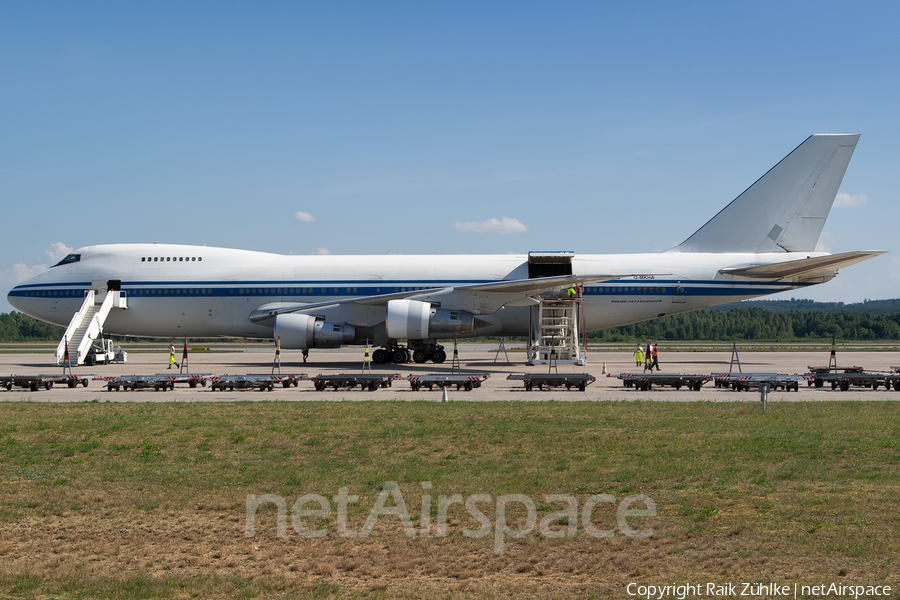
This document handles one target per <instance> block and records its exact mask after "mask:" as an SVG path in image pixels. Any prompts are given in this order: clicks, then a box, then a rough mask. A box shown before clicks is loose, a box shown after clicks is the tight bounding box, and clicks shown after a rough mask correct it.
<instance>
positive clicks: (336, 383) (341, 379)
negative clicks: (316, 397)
mask: <svg viewBox="0 0 900 600" xmlns="http://www.w3.org/2000/svg"><path fill="white" fill-rule="evenodd" d="M398 378H399V375H396V374H395V375H370V374H362V375H359V374H347V373H341V374H338V375H325V374H322V373H320V374H318V375H316V376H315V377H313V378H312V381H313V384H314V385H315V387H316V391H318V392H321V391H322V390H324V389H325V388H326V387H331V388H334V390H335V391H337V390H338V388H343V387H345V388H348V389H353V388H355V387H356V386H359V387H360V389H363V390H369V391H370V392H374V391H375V390H376V389H378V388H380V387H382V388H386V387H391V382H392V381H393V380H394V379H398Z"/></svg>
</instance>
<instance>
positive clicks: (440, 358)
mask: <svg viewBox="0 0 900 600" xmlns="http://www.w3.org/2000/svg"><path fill="white" fill-rule="evenodd" d="M445 360H447V353H446V352H444V351H443V350H435V351H434V352H433V353H432V354H431V362H433V363H434V364H436V365H439V364H441V363H442V362H444V361H445Z"/></svg>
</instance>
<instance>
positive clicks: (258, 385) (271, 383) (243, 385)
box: [209, 373, 306, 392]
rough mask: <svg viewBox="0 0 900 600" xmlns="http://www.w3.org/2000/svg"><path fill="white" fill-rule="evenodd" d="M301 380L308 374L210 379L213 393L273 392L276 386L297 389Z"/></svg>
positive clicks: (217, 376) (223, 376)
mask: <svg viewBox="0 0 900 600" xmlns="http://www.w3.org/2000/svg"><path fill="white" fill-rule="evenodd" d="M301 379H306V374H305V373H302V374H300V375H280V374H273V375H215V376H213V377H210V379H209V381H210V384H209V387H210V389H211V390H212V391H216V390H218V391H225V389H226V388H227V389H228V390H252V389H255V390H259V391H261V392H262V391H266V390H268V391H270V392H271V391H272V390H274V389H275V386H276V385H281V387H284V388H289V387H291V386H294V387H297V385H298V384H299V382H300V380H301Z"/></svg>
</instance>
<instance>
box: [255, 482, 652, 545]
mask: <svg viewBox="0 0 900 600" xmlns="http://www.w3.org/2000/svg"><path fill="white" fill-rule="evenodd" d="M420 485H421V487H422V490H423V493H422V496H421V510H420V512H419V526H418V527H415V526H414V525H413V522H412V519H410V516H409V511H408V510H407V508H406V501H405V500H404V498H403V494H402V493H401V491H400V487H399V486H398V485H397V482H396V481H388V482H387V483H385V484H384V486H383V487H382V490H381V492H380V493H379V494H378V497H377V498H376V499H375V503H374V505H373V506H372V509H371V510H370V511H369V516H368V518H367V519H366V521H365V523H364V524H363V526H362V528H361V529H351V528H350V526H349V524H348V522H347V512H348V506H349V505H350V504H356V503H359V496H358V495H356V494H350V490H349V488H347V487H341V488H339V489H338V493H337V494H336V495H334V496H332V497H331V501H333V502H334V503H335V504H336V505H337V511H333V510H332V504H331V501H329V499H328V498H327V497H325V496H322V495H320V494H304V495H302V496H300V497H299V498H298V499H297V501H296V502H294V504H293V506H292V507H291V524H292V525H293V526H294V531H295V532H297V534H299V535H300V536H302V537H305V538H323V537H325V536H327V535H328V533H329V528H328V527H320V528H318V529H309V528H308V527H307V525H308V524H309V521H305V520H306V519H310V518H313V519H318V520H319V521H318V522H319V523H321V520H323V519H324V520H330V519H332V518H333V517H334V516H336V518H335V521H334V525H335V529H336V530H337V534H338V535H339V536H341V537H343V538H357V537H360V538H364V537H368V536H369V534H371V533H372V530H373V528H374V527H375V524H376V523H377V522H378V520H379V519H381V518H384V517H389V518H394V517H396V518H399V520H400V524H401V525H402V527H403V532H404V533H405V534H406V536H407V537H422V538H425V537H430V536H431V535H432V528H431V523H432V517H434V518H435V521H436V523H435V529H434V532H435V535H436V537H445V536H447V533H448V532H447V513H448V511H449V509H450V507H451V506H453V505H461V506H465V509H466V512H467V513H468V514H469V516H471V517H472V518H473V519H474V520H475V522H477V523H478V525H479V527H477V528H465V529H463V531H462V534H463V536H465V537H468V538H483V537H486V536H489V535H491V534H492V533H493V536H494V554H497V555H500V554H503V548H504V544H505V543H506V540H507V539H509V538H513V539H519V538H524V537H526V536H528V535H531V534H532V533H534V532H535V530H537V532H539V533H540V534H541V535H542V536H544V537H547V538H562V537H575V536H577V535H578V534H579V525H580V530H581V532H582V533H585V534H587V535H590V536H591V537H596V538H611V537H613V536H614V535H615V531H614V530H613V529H601V528H599V527H597V525H595V523H594V519H593V517H594V512H595V510H598V509H599V508H601V507H602V506H603V505H616V504H618V506H616V525H618V530H619V532H620V533H621V534H622V535H625V536H626V537H629V538H633V539H641V538H648V537H651V536H652V535H653V529H651V528H647V529H635V528H633V527H632V524H635V521H632V523H631V524H629V519H633V520H637V519H639V518H641V517H655V516H656V504H655V503H654V502H653V500H652V499H651V498H650V497H648V496H645V495H643V494H642V495H639V496H628V497H626V498H623V499H622V500H621V502H618V501H617V500H616V497H615V496H613V495H612V494H597V495H594V496H591V497H590V498H588V499H587V500H585V502H584V504H583V505H581V507H580V508H581V510H580V511H579V503H578V499H577V498H575V497H574V496H570V495H568V494H549V495H547V496H544V498H543V499H544V502H546V503H547V504H556V505H558V506H559V508H560V510H558V511H555V512H552V513H550V514H548V515H546V516H545V517H544V518H543V519H541V521H540V523H538V520H537V516H538V511H537V505H536V504H535V502H534V500H532V499H531V498H530V497H528V496H526V495H524V494H508V495H502V496H497V497H494V496H491V495H490V494H472V495H470V496H468V497H466V498H463V497H462V495H461V494H440V495H438V497H437V514H436V515H435V514H433V513H432V496H431V494H430V493H428V491H429V490H431V482H429V481H423V482H421V483H420ZM388 501H390V503H389V502H388ZM265 504H273V505H274V506H275V507H276V508H277V510H278V516H277V525H276V534H275V535H276V536H277V537H286V536H287V512H288V511H287V501H286V500H285V499H284V498H283V497H281V496H279V495H277V494H264V495H262V496H256V495H254V494H249V495H247V502H246V520H245V522H244V535H245V536H246V537H254V536H255V535H256V513H257V510H258V509H259V507H260V506H262V505H265ZM508 510H513V511H514V512H515V513H517V514H521V513H522V512H523V511H524V513H525V523H524V525H522V526H521V527H518V528H513V527H511V526H510V525H511V523H510V522H509V521H508V520H507V511H508ZM335 512H336V515H335ZM579 513H580V514H579ZM489 515H493V517H494V521H493V522H492V521H491V519H490V516H489ZM579 517H580V519H579ZM559 523H565V529H562V530H561V529H559V528H558V527H556V525H557V524H559ZM516 524H518V521H517V522H516Z"/></svg>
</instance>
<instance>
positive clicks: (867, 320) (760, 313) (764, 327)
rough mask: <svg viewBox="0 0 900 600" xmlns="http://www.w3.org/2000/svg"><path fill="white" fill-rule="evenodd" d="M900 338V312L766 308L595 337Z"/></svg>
mask: <svg viewBox="0 0 900 600" xmlns="http://www.w3.org/2000/svg"><path fill="white" fill-rule="evenodd" d="M832 336H834V337H835V338H838V339H843V340H897V339H900V312H895V313H893V314H872V313H865V312H857V311H842V312H829V313H825V312H820V311H801V310H792V311H788V312H775V311H772V310H767V309H764V308H756V307H754V308H732V309H731V310H716V309H710V310H701V311H697V312H691V313H683V314H680V315H671V316H668V317H663V318H661V319H656V320H654V321H645V322H643V323H635V324H634V325H625V326H623V327H615V328H613V329H605V330H603V331H597V332H594V333H591V334H590V335H589V338H590V339H591V340H594V341H604V342H627V341H632V340H634V339H646V338H647V337H650V338H653V339H655V340H657V339H658V340H668V341H675V340H678V341H693V340H697V341H711V342H712V341H720V342H731V341H740V340H745V341H750V340H754V341H761V342H792V341H812V340H825V339H828V340H830V339H831V337H832Z"/></svg>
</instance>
